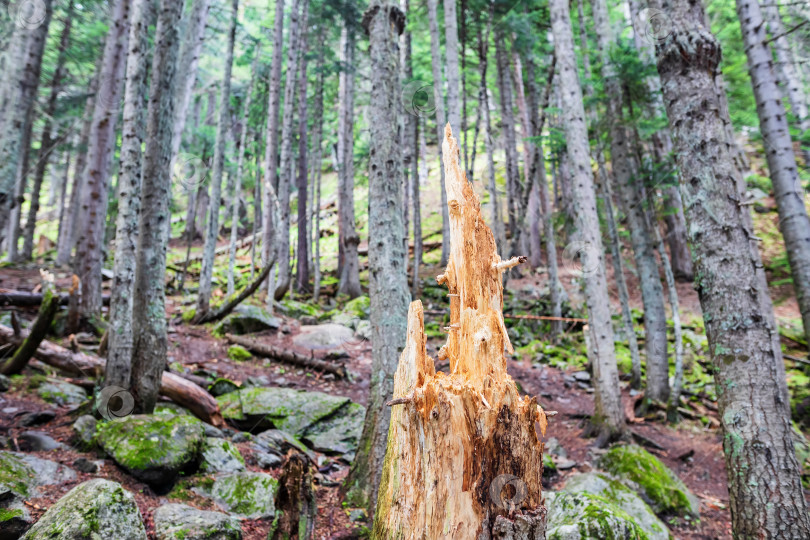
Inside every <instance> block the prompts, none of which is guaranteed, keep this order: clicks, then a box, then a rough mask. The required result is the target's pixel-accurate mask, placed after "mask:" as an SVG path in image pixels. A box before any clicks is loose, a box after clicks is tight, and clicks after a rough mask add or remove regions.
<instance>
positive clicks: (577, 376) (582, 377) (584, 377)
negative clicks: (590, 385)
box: [574, 371, 591, 382]
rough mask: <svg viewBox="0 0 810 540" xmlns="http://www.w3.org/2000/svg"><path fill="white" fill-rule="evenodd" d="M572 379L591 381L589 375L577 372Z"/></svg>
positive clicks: (585, 372) (584, 372)
mask: <svg viewBox="0 0 810 540" xmlns="http://www.w3.org/2000/svg"><path fill="white" fill-rule="evenodd" d="M574 379H575V380H577V381H582V382H588V381H590V380H591V374H590V373H588V372H587V371H577V372H576V373H574Z"/></svg>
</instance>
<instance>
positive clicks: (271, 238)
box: [262, 0, 284, 307]
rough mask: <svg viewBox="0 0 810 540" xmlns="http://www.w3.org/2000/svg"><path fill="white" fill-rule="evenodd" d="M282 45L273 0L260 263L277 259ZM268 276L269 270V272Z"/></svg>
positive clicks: (280, 4)
mask: <svg viewBox="0 0 810 540" xmlns="http://www.w3.org/2000/svg"><path fill="white" fill-rule="evenodd" d="M283 46H284V0H276V8H275V15H274V21H273V59H272V63H271V65H270V84H269V86H268V91H267V131H266V133H265V141H266V144H265V146H264V207H265V209H266V210H267V211H266V212H265V213H264V215H263V216H262V264H263V265H267V264H268V262H269V261H270V260H271V259H272V260H277V259H278V257H277V254H278V246H277V245H276V243H275V237H276V230H275V229H274V224H273V219H272V216H271V214H272V212H271V208H270V207H271V206H272V205H273V204H274V202H273V199H272V197H273V196H275V192H276V188H277V187H278V116H279V108H280V103H279V99H280V96H281V63H282V52H283ZM270 275H271V276H272V272H271V273H270ZM267 291H268V294H267V304H268V306H271V307H272V305H273V294H272V293H273V279H272V277H271V278H269V279H268V280H267Z"/></svg>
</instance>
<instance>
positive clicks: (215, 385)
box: [208, 377, 239, 397]
mask: <svg viewBox="0 0 810 540" xmlns="http://www.w3.org/2000/svg"><path fill="white" fill-rule="evenodd" d="M236 390H239V385H238V384H236V383H235V382H233V381H232V380H230V379H224V378H222V377H220V378H219V379H217V380H215V381H214V382H212V383H211V384H209V385H208V393H209V394H211V395H212V396H214V397H217V396H221V395H223V394H227V393H228V392H235V391H236Z"/></svg>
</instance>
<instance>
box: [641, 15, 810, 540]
mask: <svg viewBox="0 0 810 540" xmlns="http://www.w3.org/2000/svg"><path fill="white" fill-rule="evenodd" d="M651 7H653V8H655V9H659V10H661V11H662V12H663V13H664V14H665V16H666V17H667V20H668V21H669V23H670V25H671V26H670V28H671V33H669V35H667V36H666V37H665V38H664V39H662V40H661V41H660V43H659V44H658V46H657V47H656V49H657V51H656V52H657V55H658V73H659V75H660V76H661V83H662V89H663V92H664V104H665V106H666V109H667V116H668V117H669V123H670V129H671V132H672V138H673V141H674V143H675V155H676V156H677V160H678V166H679V168H680V171H681V178H682V179H683V181H682V182H681V195H682V197H683V201H684V208H685V209H686V219H687V222H688V228H687V230H688V231H689V240H690V243H691V245H692V251H693V254H694V263H695V271H696V274H697V275H698V276H701V277H700V279H699V280H697V282H696V283H695V287H696V288H697V290H698V295H699V297H700V304H701V307H702V309H703V314H704V320H705V321H706V335H707V337H708V339H709V352H710V354H711V358H712V364H713V366H714V377H715V381H716V383H717V391H718V407H719V410H720V418H721V422H722V425H723V433H724V437H723V450H724V452H725V457H726V472H727V475H728V485H729V498H730V508H731V522H732V529H733V533H734V535H735V536H736V537H738V538H758V537H762V536H766V537H771V538H810V516H808V513H807V504H806V502H805V499H804V495H803V492H802V484H801V478H800V467H799V464H798V463H797V461H796V455H795V453H794V451H793V441H792V436H791V424H790V410H789V403H790V401H789V396H788V391H787V385H786V383H785V370H784V363H783V360H782V351H781V346H780V344H779V333H778V332H777V329H776V326H775V324H774V317H773V306H772V305H771V300H770V297H769V295H768V285H767V282H766V280H765V274H764V271H763V267H762V261H761V260H760V258H759V253H758V251H757V250H756V249H755V248H754V249H752V246H753V245H754V244H753V243H754V241H755V238H754V234H753V230H752V228H751V218H750V214H749V212H750V210H749V207H748V206H743V205H740V202H741V201H742V197H743V193H742V189H741V188H742V186H743V183H742V178H741V176H740V171H739V169H738V167H737V165H736V163H735V155H734V148H733V147H732V146H731V145H730V144H729V141H728V139H727V135H726V133H727V131H726V127H727V126H726V122H727V121H728V120H727V118H726V117H725V116H724V115H723V114H718V113H717V111H722V110H724V109H725V108H726V107H727V106H726V104H725V103H723V102H725V96H724V94H723V93H722V92H720V91H719V90H718V83H719V81H718V80H717V78H716V76H715V74H716V73H717V70H718V64H719V62H720V44H719V42H718V41H717V39H716V38H715V37H714V36H713V35H712V34H711V32H710V31H709V29H708V28H707V27H706V26H705V14H704V11H703V6H702V5H701V4H700V3H697V4H695V3H691V2H688V1H686V0H666V1H663V0H652V2H651ZM740 291H745V294H740Z"/></svg>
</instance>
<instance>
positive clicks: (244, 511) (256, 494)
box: [210, 472, 278, 519]
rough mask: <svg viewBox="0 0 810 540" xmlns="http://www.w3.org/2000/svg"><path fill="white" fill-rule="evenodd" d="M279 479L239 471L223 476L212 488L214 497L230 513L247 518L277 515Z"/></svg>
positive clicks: (215, 481) (211, 493)
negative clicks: (276, 502)
mask: <svg viewBox="0 0 810 540" xmlns="http://www.w3.org/2000/svg"><path fill="white" fill-rule="evenodd" d="M277 487H278V480H276V479H275V478H273V477H272V476H270V475H269V474H264V473H256V472H238V473H233V474H226V475H223V476H219V477H217V478H216V480H214V484H213V485H212V486H211V488H210V489H211V491H210V496H211V497H212V498H213V499H214V501H215V502H216V503H217V504H218V505H219V506H220V507H221V508H222V509H223V510H225V511H226V512H228V513H230V514H233V515H235V516H238V517H241V518H247V519H259V518H270V517H273V516H274V515H275V512H276V508H275V495H276V489H277Z"/></svg>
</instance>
